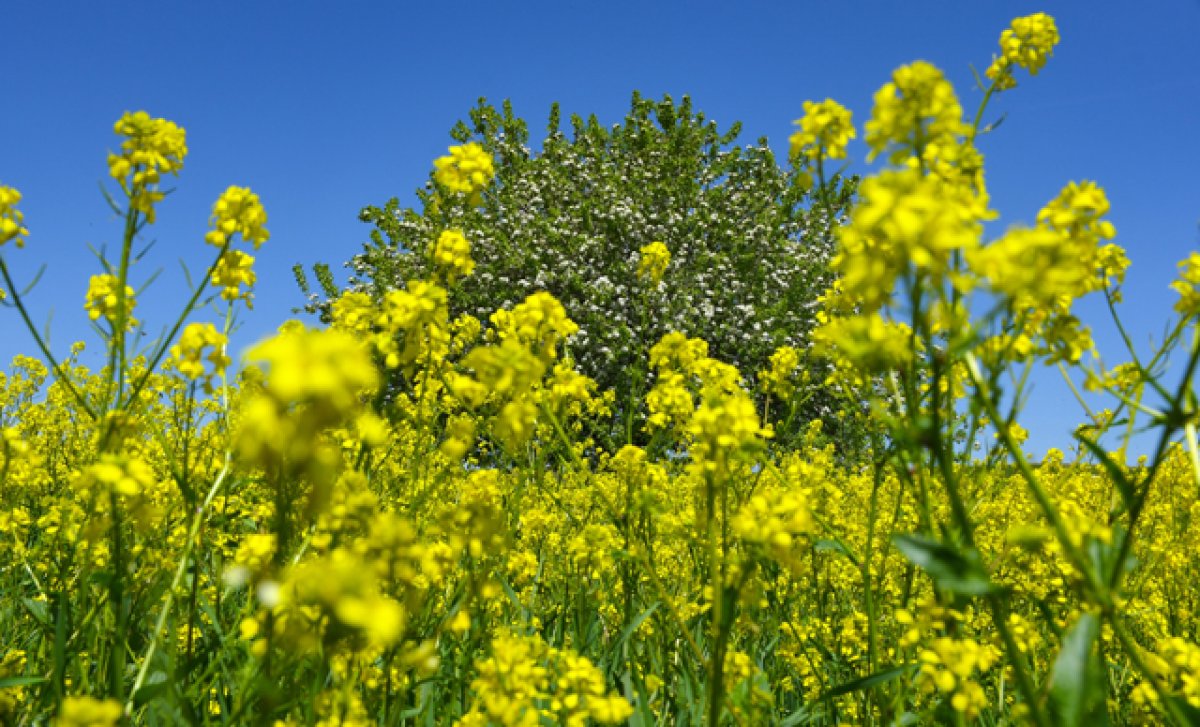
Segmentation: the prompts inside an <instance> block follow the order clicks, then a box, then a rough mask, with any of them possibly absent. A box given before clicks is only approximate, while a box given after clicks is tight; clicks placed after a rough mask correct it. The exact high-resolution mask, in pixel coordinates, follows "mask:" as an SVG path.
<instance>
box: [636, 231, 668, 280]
mask: <svg viewBox="0 0 1200 727" xmlns="http://www.w3.org/2000/svg"><path fill="white" fill-rule="evenodd" d="M639 252H640V253H641V257H640V259H639V260H638V268H637V276H638V278H639V279H641V280H646V281H648V282H649V283H650V285H651V287H655V286H657V285H658V284H659V282H660V281H661V280H662V279H663V275H664V274H665V273H666V272H667V266H668V265H670V264H671V251H670V250H668V249H667V246H666V245H664V244H663V243H661V242H657V241H656V242H652V243H650V244H649V245H646V246H645V247H643V248H642V249H641V250H639Z"/></svg>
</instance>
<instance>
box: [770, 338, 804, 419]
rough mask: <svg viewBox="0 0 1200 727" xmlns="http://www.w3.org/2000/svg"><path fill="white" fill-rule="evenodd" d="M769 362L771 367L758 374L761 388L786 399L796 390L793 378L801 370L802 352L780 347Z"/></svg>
mask: <svg viewBox="0 0 1200 727" xmlns="http://www.w3.org/2000/svg"><path fill="white" fill-rule="evenodd" d="M768 361H769V363H770V364H771V367H770V368H769V369H764V370H762V371H760V372H758V381H759V386H760V387H761V388H762V390H763V391H764V392H765V393H767V394H774V395H776V396H778V397H779V398H781V399H786V398H787V397H789V396H791V395H792V393H793V392H794V391H795V390H796V385H795V384H794V383H793V382H792V376H793V374H795V373H796V370H797V369H799V368H800V352H799V351H797V350H796V349H795V348H793V347H792V346H780V347H779V348H777V349H775V353H773V354H771V358H770V359H768ZM818 421H819V420H818Z"/></svg>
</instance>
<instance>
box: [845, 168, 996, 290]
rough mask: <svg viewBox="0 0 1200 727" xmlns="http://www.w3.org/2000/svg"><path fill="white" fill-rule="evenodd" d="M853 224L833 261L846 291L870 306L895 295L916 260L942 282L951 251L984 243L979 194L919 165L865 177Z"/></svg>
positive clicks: (852, 217)
mask: <svg viewBox="0 0 1200 727" xmlns="http://www.w3.org/2000/svg"><path fill="white" fill-rule="evenodd" d="M859 193H860V196H861V200H860V202H859V203H858V205H856V206H855V208H854V211H853V213H852V214H851V217H850V223H849V224H848V225H846V226H844V227H841V228H839V229H838V240H839V242H840V247H839V249H838V253H837V255H836V256H835V257H834V259H833V265H834V266H835V268H837V269H838V271H839V272H841V274H842V280H841V283H842V288H843V291H844V293H845V294H846V295H847V296H849V297H851V298H853V299H854V300H857V301H860V302H861V303H862V304H863V306H864V307H865V309H866V310H867V311H868V312H869V311H874V310H878V309H879V308H880V307H881V306H882V305H884V304H885V303H886V302H887V301H888V300H889V299H890V297H891V294H892V290H893V288H894V287H895V284H896V280H897V279H898V278H899V277H900V276H901V275H902V274H904V273H905V272H906V271H907V270H908V269H909V266H910V265H912V266H914V267H916V268H917V269H918V270H921V271H924V272H927V273H931V274H933V275H934V276H935V277H934V280H935V281H937V280H938V279H939V278H940V276H943V275H945V274H946V272H947V271H948V270H949V267H950V262H951V258H952V255H953V254H954V253H956V252H965V251H968V250H970V249H972V248H974V247H975V246H976V245H977V244H978V243H979V237H980V235H981V234H982V226H981V224H980V222H979V218H980V212H981V210H980V204H979V198H978V197H977V196H976V195H975V194H974V193H973V192H972V191H971V190H970V189H967V188H964V187H960V186H947V185H945V184H943V183H941V182H940V181H938V180H937V179H934V178H931V177H927V176H923V175H921V173H920V172H919V171H917V170H915V169H902V170H885V171H883V172H881V173H880V174H878V175H877V176H874V177H870V178H868V179H866V180H864V181H863V183H862V186H861V187H860V189H859Z"/></svg>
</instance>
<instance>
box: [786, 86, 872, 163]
mask: <svg viewBox="0 0 1200 727" xmlns="http://www.w3.org/2000/svg"><path fill="white" fill-rule="evenodd" d="M796 124H797V125H799V126H800V130H799V131H797V132H796V133H794V134H792V136H791V139H790V140H789V141H790V143H791V156H792V157H804V158H807V159H811V160H813V161H817V160H819V159H845V158H846V147H847V145H849V143H850V140H851V139H853V138H854V137H856V136H858V132H857V131H855V129H854V123H853V122H852V121H851V114H850V109H848V108H846V107H845V106H842V105H841V104H840V103H838V102H837V101H834V100H833V99H831V98H827V99H825V100H824V101H821V102H819V103H818V102H815V101H805V102H804V116H803V117H802V118H800V119H799V120H797V121H796Z"/></svg>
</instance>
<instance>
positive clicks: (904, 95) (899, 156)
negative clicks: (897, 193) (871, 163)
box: [866, 61, 968, 163]
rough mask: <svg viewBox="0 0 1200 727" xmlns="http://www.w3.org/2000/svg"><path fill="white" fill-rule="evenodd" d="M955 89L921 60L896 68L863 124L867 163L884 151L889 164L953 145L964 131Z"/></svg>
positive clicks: (878, 93)
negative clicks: (935, 147) (926, 149)
mask: <svg viewBox="0 0 1200 727" xmlns="http://www.w3.org/2000/svg"><path fill="white" fill-rule="evenodd" d="M962 115H963V111H962V106H961V105H959V102H958V96H957V95H956V94H955V93H954V86H952V85H951V84H950V82H949V81H947V80H946V79H945V77H944V76H943V75H942V72H941V71H940V70H939V69H938V68H937V67H936V66H934V65H932V64H930V63H926V62H925V61H917V62H916V63H913V64H911V65H907V66H901V67H900V68H897V69H896V70H895V71H894V72H893V73H892V80H891V82H890V83H886V84H884V85H883V87H882V88H880V89H879V91H877V92H876V93H875V107H874V108H873V109H872V110H871V119H870V120H869V121H867V124H866V140H867V144H868V145H869V146H870V147H871V151H870V153H869V154H868V158H869V159H874V158H875V157H877V156H879V155H880V154H883V153H884V152H885V151H886V152H888V159H889V161H891V162H893V163H898V162H902V161H904V159H905V157H908V156H916V157H919V156H921V150H922V148H923V147H924V146H925V145H927V144H939V145H945V144H952V143H954V142H955V140H956V138H957V137H958V136H960V135H962V134H964V133H966V132H967V130H968V126H967V125H966V124H965V123H964V122H963V119H962Z"/></svg>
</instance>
